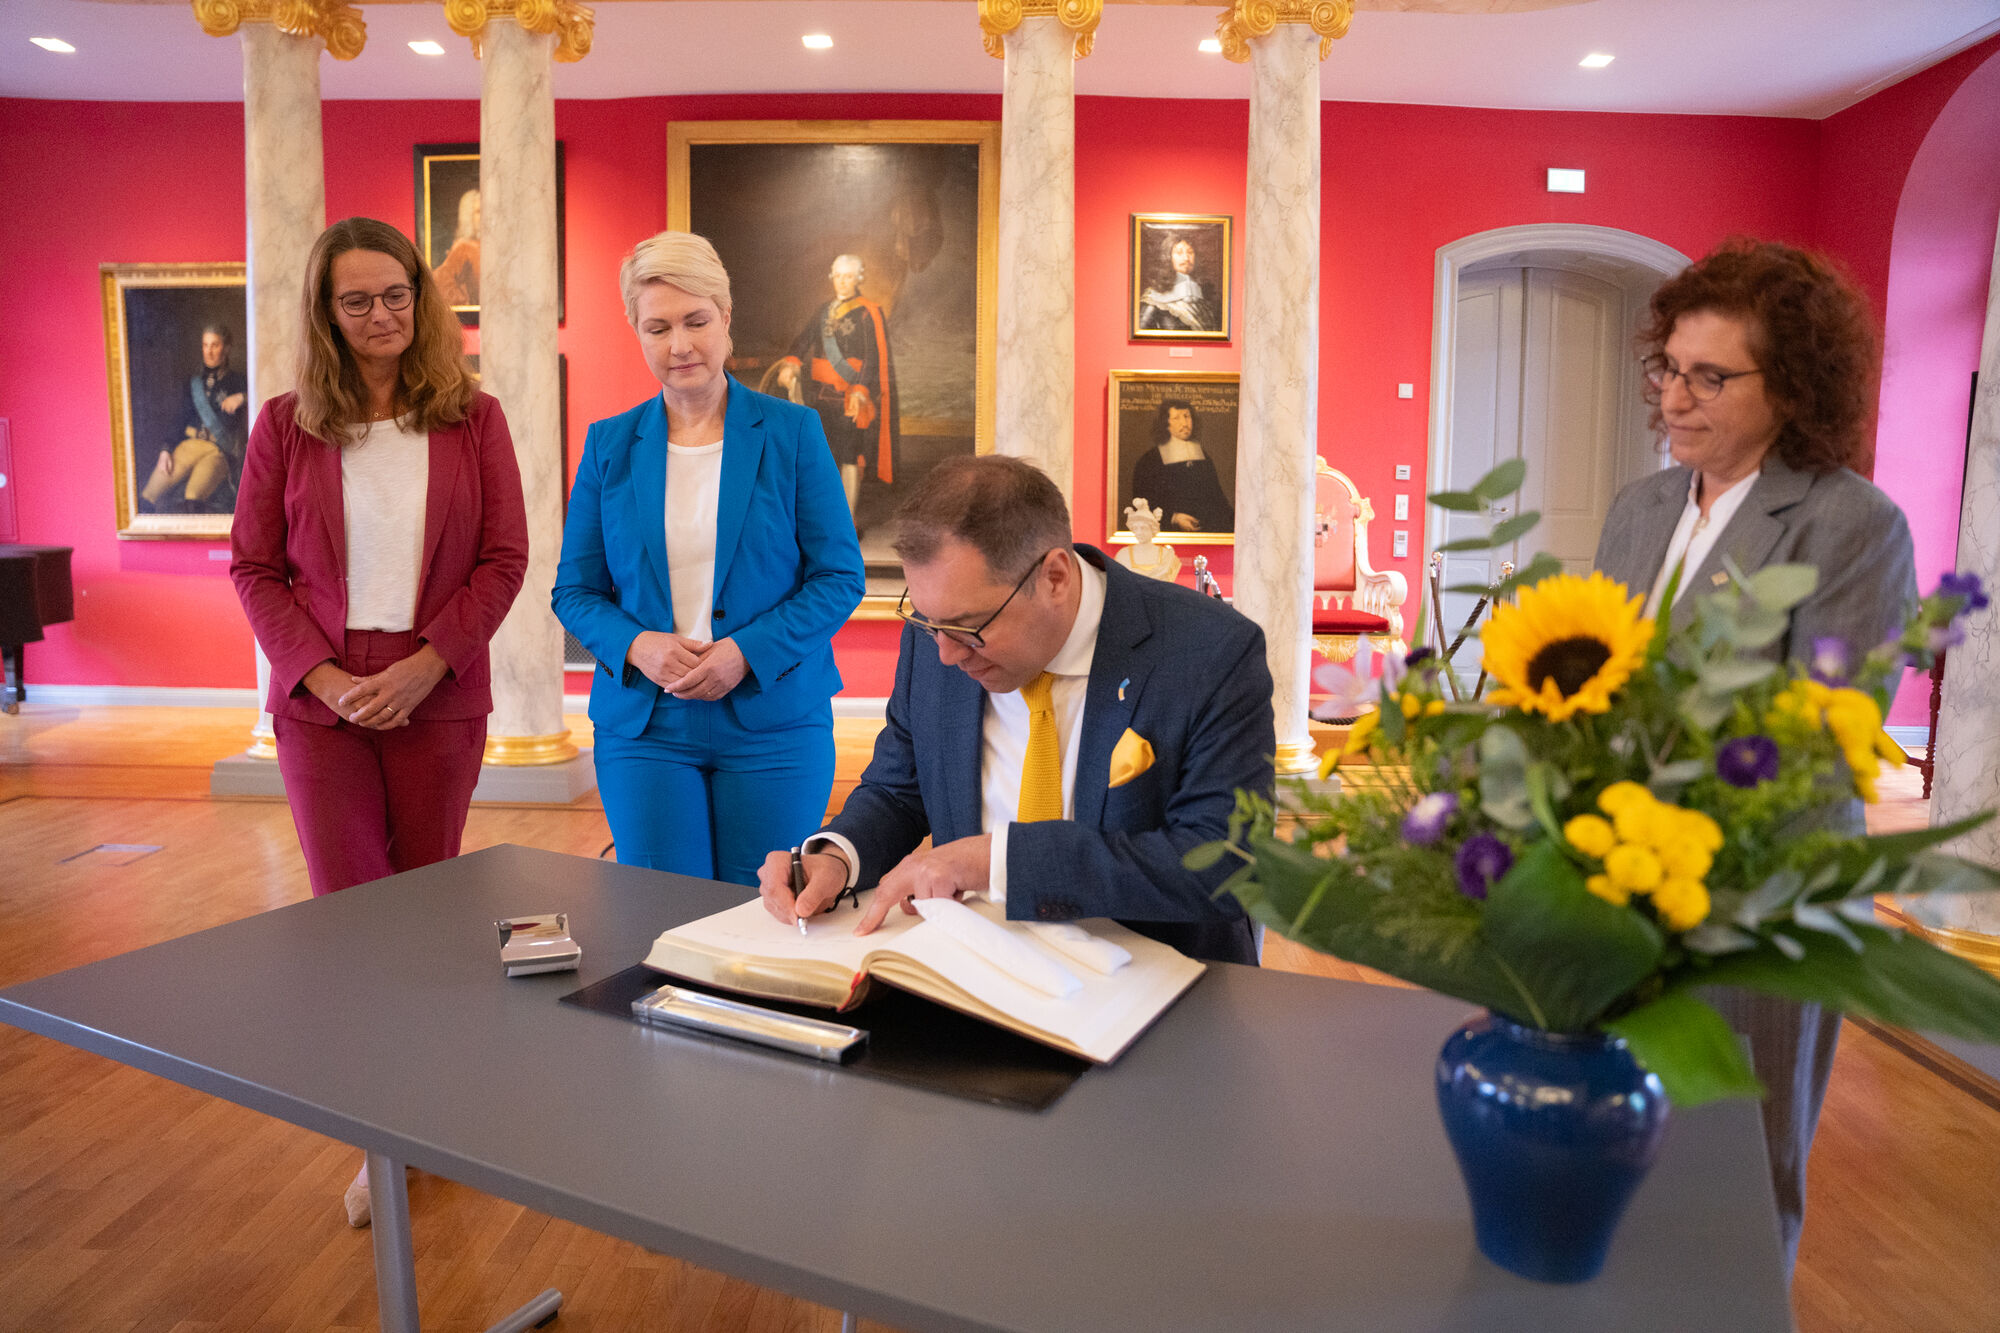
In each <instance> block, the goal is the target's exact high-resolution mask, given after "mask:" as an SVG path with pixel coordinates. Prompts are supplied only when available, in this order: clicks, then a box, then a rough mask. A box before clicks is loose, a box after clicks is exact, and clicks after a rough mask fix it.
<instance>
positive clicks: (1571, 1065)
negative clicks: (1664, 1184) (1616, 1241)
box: [1437, 1014, 1667, 1282]
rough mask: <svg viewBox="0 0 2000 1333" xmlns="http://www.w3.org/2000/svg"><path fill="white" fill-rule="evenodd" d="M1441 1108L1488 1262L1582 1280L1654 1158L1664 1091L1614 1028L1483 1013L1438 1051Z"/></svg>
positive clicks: (1600, 1260) (1663, 1117)
mask: <svg viewBox="0 0 2000 1333" xmlns="http://www.w3.org/2000/svg"><path fill="white" fill-rule="evenodd" d="M1437 1096H1438V1110H1439V1112H1440V1113H1441V1114H1442V1115H1443V1117H1444V1128H1445V1134H1446V1135H1447V1136H1448V1137H1449V1138H1450V1139H1451V1146H1452V1151H1454V1152H1455V1153H1457V1154H1458V1167H1459V1170H1460V1172H1462V1173H1463V1174H1464V1176H1465V1188H1466V1192H1467V1193H1468V1194H1470V1195H1471V1196H1472V1220H1473V1227H1474V1230H1475V1231H1476V1233H1477V1235H1478V1239H1479V1249H1480V1252H1481V1253H1482V1254H1484V1255H1485V1256H1486V1257H1487V1258H1488V1259H1491V1260H1492V1261H1493V1262H1494V1263H1496V1264H1499V1265H1500V1266H1501V1267H1502V1268H1505V1269H1508V1270H1509V1271H1511V1272H1515V1273H1519V1274H1520V1275H1521V1276H1522V1277H1529V1278H1534V1279H1536V1280H1537V1281H1541V1282H1583V1281H1586V1280H1588V1279H1590V1278H1593V1277H1596V1276H1597V1273H1598V1270H1600V1269H1601V1268H1603V1267H1604V1256H1605V1253H1606V1251H1607V1250H1609V1249H1610V1247H1611V1234H1612V1232H1613V1231H1615V1230H1616V1229H1617V1227H1618V1219H1619V1218H1620V1217H1622V1216H1623V1215H1624V1212H1625V1205H1626V1204H1627V1203H1629V1202H1631V1199H1632V1195H1633V1193H1634V1192H1635V1191H1636V1190H1637V1189H1638V1188H1639V1183H1640V1182H1641V1181H1643V1180H1644V1179H1645V1178H1646V1172H1647V1171H1648V1170H1649V1169H1651V1167H1652V1165H1653V1158H1654V1156H1655V1155H1656V1154H1657V1153H1658V1151H1659V1147H1660V1134H1661V1131H1662V1130H1664V1129H1665V1128H1666V1123H1667V1099H1666V1094H1665V1093H1664V1092H1663V1091H1661V1089H1660V1080H1659V1078H1658V1077H1657V1076H1655V1075H1653V1074H1649V1073H1647V1072H1646V1071H1645V1070H1644V1069H1642V1068H1641V1067H1640V1066H1639V1063H1638V1061H1636V1060H1634V1059H1633V1058H1632V1055H1631V1052H1629V1051H1627V1050H1626V1049H1625V1043H1624V1041H1623V1040H1622V1039H1620V1038H1617V1037H1611V1036H1606V1035H1604V1034H1601V1033H1577V1034H1566V1033H1558V1032H1544V1031H1542V1030H1541V1029H1540V1028H1535V1027H1530V1026H1528V1025H1526V1024H1523V1023H1517V1022H1515V1021H1513V1020H1512V1019H1509V1018H1506V1017H1503V1016H1501V1015H1499V1014H1485V1015H1481V1016H1480V1017H1478V1018H1475V1019H1472V1020H1471V1021H1469V1022H1467V1023H1466V1024H1465V1025H1464V1026H1463V1027H1461V1028H1460V1029H1459V1030H1458V1031H1456V1032H1454V1033H1452V1035H1451V1038H1450V1040H1448V1041H1446V1042H1445V1044H1444V1049H1443V1050H1441V1051H1439V1052H1438V1064H1437Z"/></svg>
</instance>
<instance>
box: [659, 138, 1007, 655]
mask: <svg viewBox="0 0 2000 1333" xmlns="http://www.w3.org/2000/svg"><path fill="white" fill-rule="evenodd" d="M999 209H1000V127H999V125H998V124H997V123H995V122H992V121H945V120H934V121H891V120H877V121H798V120H787V121H675V122H673V123H672V124H671V125H670V126H669V127H668V131H667V225H668V226H670V227H673V228H676V229H680V230H686V231H692V232H695V233H697V234H699V235H702V236H706V237H708V239H709V240H710V241H712V242H713V243H714V245H715V249H716V253H717V254H718V255H719V256H720V257H721V259H722V263H723V267H724V268H726V269H728V270H729V284H730V289H731V293H732V295H733V297H734V300H735V309H734V311H733V313H732V314H731V317H730V325H729V335H730V339H731V341H732V342H733V344H734V348H735V350H734V354H733V355H732V357H731V359H730V363H729V368H730V370H731V371H732V372H733V373H734V374H735V375H736V377H737V378H738V379H739V380H741V381H742V382H743V383H744V384H745V385H748V386H749V387H750V388H752V389H756V390H759V391H760V392H763V393H768V394H771V395H773V396H774V397H779V398H785V399H789V400H790V401H792V402H794V403H798V404H800V405H802V406H805V407H809V408H811V409H812V410H813V411H814V412H816V413H817V414H818V415H819V419H820V424H821V425H822V427H824V429H825V431H826V437H827V444H828V447H829V448H830V449H831V451H832V453H833V460H834V463H835V464H836V465H837V466H838V467H839V469H840V475H841V482H842V484H843V487H844V489H845V491H846V494H847V502H848V508H849V512H850V513H851V514H852V515H853V518H854V526H855V529H856V531H857V532H859V534H860V536H861V558H862V563H863V565H864V567H865V570H866V574H867V591H866V594H865V596H864V597H863V598H862V601H861V605H860V607H859V608H858V609H857V610H856V611H855V613H854V616H855V618H856V619H859V620H875V619H886V618H889V617H892V616H893V615H894V614H895V608H896V599H897V597H898V596H899V595H900V594H901V592H902V590H903V566H902V562H901V561H900V560H899V559H898V558H897V556H896V551H895V540H896V518H895V514H896V508H897V506H898V505H899V504H901V503H902V500H903V497H904V496H906V495H908V494H909V493H910V490H911V488H912V487H913V486H914V485H915V484H916V483H917V482H918V481H920V480H921V479H922V478H923V477H924V476H925V475H926V474H927V473H928V472H929V471H930V470H931V468H933V467H935V466H936V465H937V464H938V463H939V462H940V461H942V460H943V459H946V458H950V457H953V456H956V455H961V454H972V453H984V452H987V451H988V450H990V449H991V448H992V447H993V413H994V362H995V352H994V349H995V347H996V337H995V327H996V322H995V321H996V314H995V311H996V301H995V293H996V291H997V290H998V272H999Z"/></svg>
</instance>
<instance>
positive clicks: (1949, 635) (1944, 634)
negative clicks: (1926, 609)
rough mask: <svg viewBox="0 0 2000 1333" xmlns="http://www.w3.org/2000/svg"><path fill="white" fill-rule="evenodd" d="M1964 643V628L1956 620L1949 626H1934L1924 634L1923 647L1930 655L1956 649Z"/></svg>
mask: <svg viewBox="0 0 2000 1333" xmlns="http://www.w3.org/2000/svg"><path fill="white" fill-rule="evenodd" d="M1964 642H1965V626H1963V625H1961V624H1959V623H1958V620H1957V619H1956V618H1954V619H1953V620H1952V622H1951V623H1950V624H1949V625H1934V626H1932V627H1931V628H1930V629H1929V630H1926V631H1925V632H1924V647H1926V648H1928V649H1930V651H1931V653H1932V655H1936V654H1938V653H1941V652H1944V651H1945V650H1946V649H1947V648H1956V647H1958V645H1960V644H1961V643H1964Z"/></svg>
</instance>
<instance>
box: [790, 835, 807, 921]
mask: <svg viewBox="0 0 2000 1333" xmlns="http://www.w3.org/2000/svg"><path fill="white" fill-rule="evenodd" d="M805 891H806V863H805V861H804V860H803V859H801V858H800V856H799V849H798V848H796V847H794V848H792V914H793V915H794V916H798V911H799V895H800V894H802V893H804V892H805ZM805 933H806V919H805V918H804V917H803V916H799V934H801V935H803V934H805Z"/></svg>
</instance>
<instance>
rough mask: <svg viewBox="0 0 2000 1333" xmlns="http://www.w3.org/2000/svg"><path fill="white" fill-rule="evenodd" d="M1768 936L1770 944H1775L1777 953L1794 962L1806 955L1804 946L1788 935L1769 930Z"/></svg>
mask: <svg viewBox="0 0 2000 1333" xmlns="http://www.w3.org/2000/svg"><path fill="white" fill-rule="evenodd" d="M1768 938H1769V939H1770V941H1771V943H1772V944H1774V945H1776V946H1777V949H1778V952H1779V953H1781V954H1783V955H1784V956H1785V957H1786V958H1788V959H1790V960H1791V961H1792V962H1794V963H1796V962H1798V961H1799V960H1800V959H1801V958H1804V957H1805V956H1806V946H1805V945H1803V944H1800V943H1799V942H1798V941H1797V940H1795V939H1793V938H1792V937H1791V936H1790V935H1781V934H1779V933H1778V932H1777V931H1775V930H1774V931H1772V932H1771V934H1770V936H1769V937H1768Z"/></svg>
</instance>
